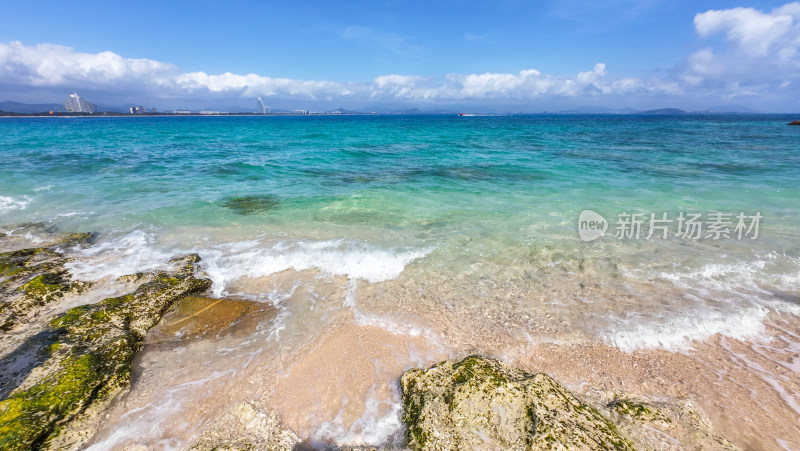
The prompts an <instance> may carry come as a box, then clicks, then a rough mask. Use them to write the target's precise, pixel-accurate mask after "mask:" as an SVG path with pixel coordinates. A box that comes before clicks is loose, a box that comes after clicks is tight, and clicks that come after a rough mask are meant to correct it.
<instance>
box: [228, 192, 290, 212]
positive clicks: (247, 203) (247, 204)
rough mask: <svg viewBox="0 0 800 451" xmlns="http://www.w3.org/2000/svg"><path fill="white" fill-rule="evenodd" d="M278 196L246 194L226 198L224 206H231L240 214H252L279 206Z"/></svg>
mask: <svg viewBox="0 0 800 451" xmlns="http://www.w3.org/2000/svg"><path fill="white" fill-rule="evenodd" d="M279 203H280V199H278V196H273V195H265V196H244V197H233V198H230V199H226V200H225V201H224V202H223V203H222V206H223V207H226V208H229V209H230V210H232V211H233V212H234V213H236V214H238V215H252V214H256V213H262V212H267V211H270V210H272V209H274V208H275V207H277V206H278V204H279Z"/></svg>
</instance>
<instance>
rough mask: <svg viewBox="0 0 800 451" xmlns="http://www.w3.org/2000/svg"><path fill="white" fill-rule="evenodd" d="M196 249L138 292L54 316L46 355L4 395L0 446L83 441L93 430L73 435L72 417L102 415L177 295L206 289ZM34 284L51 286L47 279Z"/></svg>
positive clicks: (0, 407) (81, 419) (125, 383)
mask: <svg viewBox="0 0 800 451" xmlns="http://www.w3.org/2000/svg"><path fill="white" fill-rule="evenodd" d="M198 260H199V257H197V256H196V255H191V256H188V257H185V258H183V259H182V260H181V261H180V263H182V264H181V266H180V268H179V269H178V270H177V271H172V272H157V273H154V274H153V277H152V280H150V281H148V282H145V283H144V284H142V285H141V286H139V288H137V289H136V291H134V292H133V293H130V294H127V295H124V296H118V297H114V298H108V299H105V300H103V301H101V302H99V303H97V304H92V305H83V306H79V307H75V308H72V309H70V310H68V311H67V312H65V313H64V314H62V315H60V316H58V317H56V318H54V319H53V320H51V321H50V323H49V328H48V337H49V338H48V339H49V340H50V344H49V345H48V346H46V347H45V348H44V353H45V354H46V356H45V359H44V361H43V362H42V363H41V364H40V365H39V366H38V367H36V368H35V369H34V370H33V371H32V372H31V375H30V376H29V377H27V378H26V379H25V380H24V381H23V382H22V383H21V384H20V385H19V386H18V387H17V388H16V389H14V390H13V391H11V393H10V394H9V396H8V397H7V398H6V399H4V400H2V401H0V449H10V450H17V449H19V450H22V449H37V448H40V447H55V448H76V447H79V446H80V444H82V443H83V442H84V441H86V440H88V438H89V437H87V436H85V435H79V436H74V437H73V436H70V430H71V427H70V425H71V424H73V423H81V424H84V423H87V422H88V423H91V422H96V421H98V419H97V418H90V417H89V415H88V414H87V412H89V411H90V410H91V411H99V410H101V409H100V408H98V406H100V407H102V406H104V405H106V404H107V403H108V402H110V401H111V399H113V397H114V396H115V395H116V393H118V392H119V391H120V390H122V389H124V388H125V387H127V386H128V384H129V383H130V377H131V367H130V364H131V360H132V359H133V356H134V355H135V354H136V352H137V351H138V350H139V349H140V348H141V345H142V340H143V338H144V334H145V333H146V331H147V329H149V328H151V327H153V326H154V325H155V324H156V323H157V322H158V321H159V320H160V319H161V316H162V315H163V314H164V312H165V311H166V309H168V308H169V306H170V305H171V304H172V303H173V302H175V301H176V300H178V299H180V298H182V297H184V296H186V295H188V294H191V293H197V292H200V291H204V290H206V289H208V288H209V287H210V286H211V281H210V280H208V279H198V278H196V277H194V275H193V272H194V267H193V264H194V263H195V262H197V261H198ZM40 282H41V283H39V282H37V283H35V284H33V285H30V286H29V288H30V289H32V290H33V289H35V290H39V289H45V290H49V288H41V286H47V285H51V284H49V283H48V281H47V280H43V281H40Z"/></svg>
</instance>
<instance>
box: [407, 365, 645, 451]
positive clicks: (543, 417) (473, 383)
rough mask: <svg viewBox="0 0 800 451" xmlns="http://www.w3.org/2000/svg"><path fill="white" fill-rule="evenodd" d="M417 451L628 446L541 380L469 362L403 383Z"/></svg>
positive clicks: (590, 411) (605, 423) (413, 374)
mask: <svg viewBox="0 0 800 451" xmlns="http://www.w3.org/2000/svg"><path fill="white" fill-rule="evenodd" d="M401 386H402V391H403V406H404V412H403V422H404V423H405V425H406V427H407V429H408V439H409V446H410V447H411V448H414V449H431V450H455V449H620V450H632V449H633V445H632V443H631V442H630V441H629V440H628V439H626V438H625V437H623V436H622V435H621V434H620V433H619V431H618V430H617V428H616V427H615V426H614V424H612V423H611V422H610V421H609V420H608V419H607V418H605V417H604V416H603V415H602V414H600V412H599V411H598V410H597V409H595V408H593V407H591V406H589V405H587V404H585V403H583V402H581V401H580V400H578V399H577V398H576V397H575V396H573V395H572V394H571V393H570V392H569V391H567V390H566V389H565V388H564V387H562V386H561V385H560V384H559V383H558V382H556V381H555V380H553V379H552V378H550V377H549V376H547V375H545V374H530V373H526V372H525V371H522V370H519V369H516V368H511V367H509V366H506V365H504V364H502V363H500V362H498V361H496V360H492V359H486V358H482V357H477V356H472V357H467V358H466V359H464V360H462V361H461V362H458V363H452V362H443V363H440V364H438V365H436V366H434V367H432V368H430V369H427V370H421V369H414V370H410V371H407V372H406V373H405V374H404V375H403V377H402V379H401Z"/></svg>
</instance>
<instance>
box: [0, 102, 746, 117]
mask: <svg viewBox="0 0 800 451" xmlns="http://www.w3.org/2000/svg"><path fill="white" fill-rule="evenodd" d="M203 110H209V111H225V112H230V113H242V112H247V113H252V111H250V109H248V108H245V107H241V106H235V105H229V106H227V108H220V107H218V106H217V107H213V108H212V107H209V108H204V109H203ZM0 111H6V112H11V113H21V114H35V113H47V112H49V111H55V112H64V111H65V109H64V106H63V105H61V104H59V103H21V102H13V101H5V102H0ZM97 111H98V112H114V113H127V112H128V111H129V107H128V106H113V105H104V104H97ZM373 111H377V112H378V113H381V114H406V115H414V114H458V113H461V112H469V113H474V112H477V111H475V110H471V109H469V108H466V109H464V110H459V111H456V110H448V109H436V110H421V109H419V108H407V109H396V110H387V109H379V108H375V109H369V110H368V111H358V110H349V109H345V108H338V109H335V110H330V111H327V112H326V114H369V113H372V112H373ZM272 112H273V113H291V112H292V111H291V110H284V109H279V108H273V109H272ZM545 113H551V114H647V115H676V114H758V113H760V112H759V111H756V110H754V109H752V108H748V107H745V106H742V105H720V106H714V107H711V108H707V109H705V110H699V111H690V112H687V111H685V110H682V109H679V108H659V109H654V110H644V111H642V110H636V109H633V108H608V107H602V106H582V107H578V108H572V109H568V110H561V111H550V112H548V111H545ZM514 114H524V113H514Z"/></svg>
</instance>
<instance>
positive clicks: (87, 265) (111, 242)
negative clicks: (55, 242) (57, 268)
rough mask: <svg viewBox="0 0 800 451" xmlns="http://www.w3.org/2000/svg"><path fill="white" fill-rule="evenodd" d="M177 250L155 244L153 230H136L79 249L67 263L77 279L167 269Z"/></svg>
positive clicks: (93, 279) (101, 277) (87, 279)
mask: <svg viewBox="0 0 800 451" xmlns="http://www.w3.org/2000/svg"><path fill="white" fill-rule="evenodd" d="M177 253H178V252H175V251H170V250H167V249H163V248H159V247H157V246H156V245H155V237H154V236H153V235H152V234H148V233H145V232H143V231H141V230H136V231H133V232H131V233H129V234H127V235H123V236H120V237H115V238H111V239H108V240H106V241H103V242H99V243H96V244H95V245H93V246H90V247H88V248H86V249H81V250H79V251H78V258H76V259H75V260H73V261H71V262H69V263H67V264H66V267H67V269H68V270H69V271H70V273H71V274H72V277H73V278H75V279H77V280H85V281H96V280H100V279H104V278H107V277H110V278H117V277H120V276H124V275H126V274H134V273H137V272H144V271H152V270H156V269H166V268H168V267H169V265H168V261H169V259H170V258H172V257H174V256H175V255H176V254H177Z"/></svg>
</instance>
